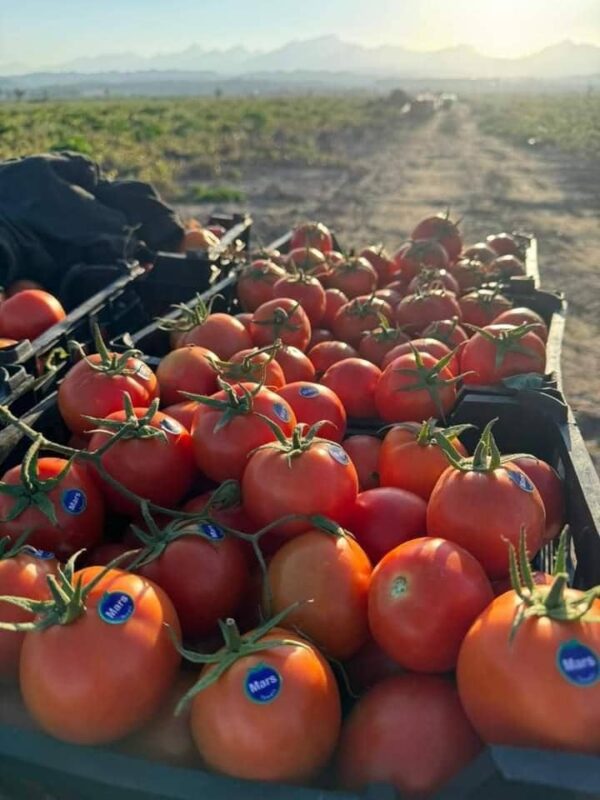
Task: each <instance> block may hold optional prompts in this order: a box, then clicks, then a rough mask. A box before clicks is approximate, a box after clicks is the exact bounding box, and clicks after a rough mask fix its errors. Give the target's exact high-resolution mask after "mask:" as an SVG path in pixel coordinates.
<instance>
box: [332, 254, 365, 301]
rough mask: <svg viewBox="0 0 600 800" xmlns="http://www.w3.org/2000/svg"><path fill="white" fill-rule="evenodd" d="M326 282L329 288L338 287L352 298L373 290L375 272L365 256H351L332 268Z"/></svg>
mask: <svg viewBox="0 0 600 800" xmlns="http://www.w3.org/2000/svg"><path fill="white" fill-rule="evenodd" d="M328 283H329V286H330V287H331V288H333V289H340V290H341V291H342V292H344V294H345V295H346V297H349V298H350V299H352V298H353V297H360V296H361V295H368V294H370V293H371V292H374V291H375V289H376V288H377V273H376V272H375V270H374V269H373V267H372V266H371V264H370V263H369V262H368V261H367V259H366V258H361V257H360V256H353V257H352V258H349V259H348V260H347V261H345V262H344V263H343V264H340V265H339V266H338V267H336V268H335V269H334V270H333V272H332V273H331V275H330V276H329V278H328Z"/></svg>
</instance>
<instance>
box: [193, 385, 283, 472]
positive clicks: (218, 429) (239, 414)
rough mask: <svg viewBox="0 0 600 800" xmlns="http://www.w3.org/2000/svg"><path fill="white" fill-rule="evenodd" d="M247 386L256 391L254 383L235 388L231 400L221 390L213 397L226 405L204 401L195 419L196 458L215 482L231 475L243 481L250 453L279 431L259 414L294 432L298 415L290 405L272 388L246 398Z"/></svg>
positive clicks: (249, 389)
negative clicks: (271, 427)
mask: <svg viewBox="0 0 600 800" xmlns="http://www.w3.org/2000/svg"><path fill="white" fill-rule="evenodd" d="M244 389H246V390H248V391H252V390H256V386H253V385H251V384H237V385H236V386H234V387H233V392H234V397H235V398H237V401H236V400H234V401H230V402H229V403H228V402H227V399H228V397H227V393H226V392H224V391H222V392H217V394H215V395H213V397H212V399H213V400H220V401H222V402H223V406H222V408H214V407H213V406H212V405H203V404H200V407H199V408H198V411H197V413H196V419H195V420H194V432H193V434H192V438H193V443H194V457H195V459H196V464H197V465H198V467H199V468H200V469H201V470H202V472H203V473H204V474H205V475H207V476H208V477H209V478H211V479H212V480H213V481H217V482H219V483H220V482H221V481H224V480H227V479H228V478H234V479H235V480H240V479H241V477H242V473H243V472H244V470H245V468H246V464H247V462H248V456H249V454H250V453H251V452H252V451H253V450H255V449H256V448H257V447H260V446H261V445H263V444H266V443H267V442H272V441H274V440H275V434H274V433H273V431H272V430H271V429H270V428H269V426H268V425H267V423H266V422H264V420H262V419H261V418H260V416H259V415H261V414H262V415H263V416H265V417H268V418H269V419H270V420H272V421H273V422H275V423H276V424H277V425H280V426H281V428H282V430H283V431H284V433H285V434H286V435H289V434H291V433H292V431H293V429H294V426H295V424H296V417H295V415H294V412H293V411H292V409H291V408H290V406H289V404H288V403H287V402H286V400H284V399H283V398H281V397H279V395H277V394H275V393H274V392H272V391H270V390H269V389H264V388H262V389H259V390H258V392H256V394H255V395H254V396H253V397H252V398H251V399H247V398H246V399H244V398H245V395H244Z"/></svg>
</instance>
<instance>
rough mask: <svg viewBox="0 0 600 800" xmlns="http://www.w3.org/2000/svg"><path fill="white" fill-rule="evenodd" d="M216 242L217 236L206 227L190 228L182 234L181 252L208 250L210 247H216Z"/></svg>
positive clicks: (217, 242)
mask: <svg viewBox="0 0 600 800" xmlns="http://www.w3.org/2000/svg"><path fill="white" fill-rule="evenodd" d="M218 244H219V239H218V237H217V236H215V235H214V233H211V231H209V230H208V229H207V228H200V227H198V228H191V229H189V230H187V231H186V232H185V233H184V235H183V240H182V242H181V252H182V253H193V252H196V251H197V250H208V249H209V248H211V247H216V245H218Z"/></svg>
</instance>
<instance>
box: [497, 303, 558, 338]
mask: <svg viewBox="0 0 600 800" xmlns="http://www.w3.org/2000/svg"><path fill="white" fill-rule="evenodd" d="M492 324H493V325H517V326H518V325H535V328H532V329H531V332H532V333H535V334H536V336H539V337H540V339H541V340H542V342H544V343H546V342H547V340H548V326H547V325H546V323H545V322H544V320H543V319H542V318H541V317H540V315H539V314H536V313H535V311H532V310H531V309H530V308H509V309H508V311H503V312H502V313H501V314H498V316H497V317H496V318H495V319H494V321H493V323H492Z"/></svg>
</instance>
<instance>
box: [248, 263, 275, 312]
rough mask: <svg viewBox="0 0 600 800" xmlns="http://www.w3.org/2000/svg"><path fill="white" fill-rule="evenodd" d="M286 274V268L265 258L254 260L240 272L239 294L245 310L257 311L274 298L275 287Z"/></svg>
mask: <svg viewBox="0 0 600 800" xmlns="http://www.w3.org/2000/svg"><path fill="white" fill-rule="evenodd" d="M284 275H285V270H284V269H283V268H282V267H279V266H277V264H274V263H273V262H272V261H270V260H268V259H264V258H260V259H257V260H256V261H253V262H252V263H251V264H250V265H249V266H247V267H245V268H244V269H243V270H242V272H241V273H240V277H239V278H238V281H237V296H238V299H239V301H240V305H241V307H242V308H243V309H244V311H250V312H253V311H256V309H257V308H258V307H259V306H262V304H263V303H266V302H267V301H268V300H272V299H273V287H274V286H275V284H276V283H277V281H278V280H279V279H280V278H283V276H284Z"/></svg>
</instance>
